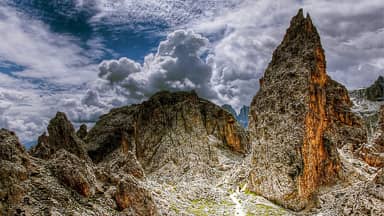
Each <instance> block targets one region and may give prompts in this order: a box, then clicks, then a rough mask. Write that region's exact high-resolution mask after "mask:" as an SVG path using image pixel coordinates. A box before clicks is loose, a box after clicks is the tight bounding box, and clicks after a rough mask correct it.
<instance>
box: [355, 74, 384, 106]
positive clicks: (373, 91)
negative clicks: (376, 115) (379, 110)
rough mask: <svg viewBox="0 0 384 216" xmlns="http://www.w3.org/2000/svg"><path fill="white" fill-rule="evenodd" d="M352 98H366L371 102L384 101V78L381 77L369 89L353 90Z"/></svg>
mask: <svg viewBox="0 0 384 216" xmlns="http://www.w3.org/2000/svg"><path fill="white" fill-rule="evenodd" d="M350 94H351V97H354V98H361V99H362V98H364V99H366V100H370V101H384V77H383V76H379V77H378V78H377V80H376V81H375V82H374V83H373V84H372V85H371V86H369V87H368V88H362V89H358V90H353V91H351V92H350Z"/></svg>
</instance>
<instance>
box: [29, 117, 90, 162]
mask: <svg viewBox="0 0 384 216" xmlns="http://www.w3.org/2000/svg"><path fill="white" fill-rule="evenodd" d="M47 129H48V133H49V136H46V134H43V135H41V136H40V137H39V139H38V143H37V145H36V147H34V148H33V149H31V154H32V155H33V156H35V157H39V158H44V159H47V158H49V157H50V156H52V155H53V154H54V153H55V152H56V151H58V150H60V149H65V150H66V151H68V152H70V153H72V154H74V155H76V156H78V157H80V158H82V159H88V155H87V153H86V152H85V150H84V143H83V141H82V140H81V139H80V138H78V137H77V136H76V132H75V129H74V127H73V125H72V123H71V122H70V121H69V120H68V118H67V116H66V115H65V114H64V113H62V112H58V113H57V114H56V116H55V118H53V119H52V120H51V121H50V122H49V125H48V128H47Z"/></svg>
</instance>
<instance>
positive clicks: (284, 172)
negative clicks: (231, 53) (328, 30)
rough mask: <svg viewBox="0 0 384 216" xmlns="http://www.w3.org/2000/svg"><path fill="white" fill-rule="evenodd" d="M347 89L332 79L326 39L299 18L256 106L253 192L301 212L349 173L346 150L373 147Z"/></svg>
mask: <svg viewBox="0 0 384 216" xmlns="http://www.w3.org/2000/svg"><path fill="white" fill-rule="evenodd" d="M351 106H352V103H351V102H350V100H349V97H348V92H347V90H346V89H345V88H344V87H343V86H342V85H341V84H339V83H337V82H335V81H333V80H332V79H331V78H330V77H329V76H328V75H327V74H326V60H325V55H324V50H323V48H322V45H321V42H320V37H319V34H318V32H317V30H316V27H315V26H314V25H313V23H312V20H311V18H310V16H309V15H307V17H306V18H305V17H304V15H303V11H302V10H299V12H298V14H297V15H296V16H295V17H293V18H292V20H291V23H290V27H289V28H288V30H287V32H286V34H285V36H284V39H283V41H282V43H281V44H280V45H279V46H278V48H277V49H276V50H275V51H274V53H273V57H272V61H271V62H270V64H269V65H268V68H267V69H266V71H265V74H264V76H263V78H262V79H261V80H260V90H259V92H258V93H257V94H256V96H255V97H254V99H253V101H252V104H251V108H250V122H249V130H250V136H251V142H252V145H253V146H252V148H253V153H252V154H253V155H252V171H251V173H250V177H249V189H250V190H252V191H254V192H256V193H257V194H260V195H262V196H264V197H266V198H268V199H270V200H273V201H275V202H277V203H279V204H281V205H283V206H285V207H288V208H290V209H293V210H301V209H303V208H305V207H306V206H308V205H309V204H310V202H311V200H312V197H313V195H314V194H315V193H316V191H317V189H318V188H319V187H321V186H322V185H329V184H332V183H333V182H335V181H336V180H337V179H338V178H339V176H340V175H341V173H340V171H341V165H340V161H339V156H338V153H337V147H338V146H344V145H353V146H355V147H356V148H357V147H359V146H360V145H361V144H362V143H364V142H365V141H366V135H365V130H364V128H363V126H362V123H361V120H360V119H359V118H358V117H356V116H355V115H354V114H353V113H352V112H351V111H350V107H351Z"/></svg>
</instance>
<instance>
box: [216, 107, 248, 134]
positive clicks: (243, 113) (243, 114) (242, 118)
mask: <svg viewBox="0 0 384 216" xmlns="http://www.w3.org/2000/svg"><path fill="white" fill-rule="evenodd" d="M221 107H222V108H223V109H225V110H227V111H228V112H229V113H231V114H232V115H233V116H234V117H235V118H236V120H237V121H238V122H239V124H240V125H241V126H243V127H244V128H247V127H248V115H249V106H245V105H244V106H243V107H241V109H240V113H239V114H237V113H236V111H235V109H233V107H232V106H231V105H229V104H224V105H223V106H221Z"/></svg>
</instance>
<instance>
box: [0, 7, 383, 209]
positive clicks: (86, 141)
mask: <svg viewBox="0 0 384 216" xmlns="http://www.w3.org/2000/svg"><path fill="white" fill-rule="evenodd" d="M374 92H376V90H375V91H374ZM351 95H353V94H351ZM372 95H373V94H372ZM360 99H361V100H360ZM360 99H356V98H354V97H352V101H351V100H350V98H349V96H348V91H347V90H346V89H345V87H344V86H342V85H341V84H339V83H337V82H336V81H334V80H332V79H331V78H330V77H329V76H328V75H327V73H326V61H325V55H324V51H323V49H322V46H321V41H320V36H319V34H318V32H317V30H316V27H315V26H314V25H313V23H312V20H311V18H310V17H309V15H307V16H306V17H304V15H303V11H302V10H299V12H298V14H297V15H296V16H295V17H293V18H292V20H291V24H290V27H289V28H288V30H287V32H286V35H285V37H284V39H283V41H282V43H281V44H280V45H279V46H278V47H277V49H276V50H275V52H274V53H273V56H272V61H271V62H270V64H269V65H268V68H267V69H266V70H265V74H264V76H263V78H262V79H261V80H260V89H259V91H258V92H257V94H256V95H255V97H254V99H253V101H252V104H251V106H250V107H249V108H248V107H243V108H242V109H241V110H240V113H239V115H236V112H235V111H234V110H233V109H232V108H231V107H230V106H224V108H222V107H219V106H217V105H215V104H213V103H211V102H210V101H208V100H205V99H203V98H200V97H199V96H198V95H197V94H196V92H194V91H191V92H168V91H161V92H158V93H156V94H154V95H153V96H152V97H150V98H149V99H148V100H147V101H144V102H142V103H141V104H133V105H130V106H125V107H120V108H115V109H112V110H111V111H110V112H109V113H107V114H105V115H103V116H101V117H100V119H99V120H98V121H97V123H96V124H95V125H94V126H93V127H92V128H90V130H88V128H87V127H86V126H85V125H82V126H80V128H79V129H78V130H77V131H75V128H74V127H73V125H72V123H71V122H70V121H69V119H68V118H67V116H66V114H65V113H62V112H58V113H57V114H56V115H55V116H54V117H53V118H52V119H51V121H50V122H49V125H48V127H47V132H48V133H43V134H42V135H41V136H40V137H39V138H38V140H37V145H36V146H34V147H33V148H31V149H30V150H29V151H26V150H25V148H24V147H23V146H22V145H21V144H20V142H19V141H18V138H17V136H16V134H15V133H13V132H11V131H9V130H6V129H0V166H1V169H0V214H1V215H129V216H131V215H132V216H155V215H167V216H179V215H188V216H192V215H199V216H200V215H382V212H384V168H383V164H384V160H383V159H384V157H383V154H384V136H383V135H384V105H383V104H382V102H381V101H370V102H372V103H375V107H374V108H375V109H372V112H375V113H376V114H375V115H376V116H377V119H376V120H375V121H367V118H366V117H365V116H364V115H362V113H363V112H361V110H362V109H358V107H363V106H364V103H368V102H367V101H369V100H368V99H366V98H360ZM355 102H359V103H355ZM360 102H361V103H360ZM376 105H377V106H378V107H380V109H379V108H377V109H376V107H377V106H376ZM371 108H372V107H371ZM248 112H249V116H250V119H249V128H248V129H245V128H244V127H242V126H241V125H240V123H244V124H245V119H247V117H248ZM361 117H363V118H361ZM367 122H369V123H367ZM368 125H371V126H372V127H368Z"/></svg>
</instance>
